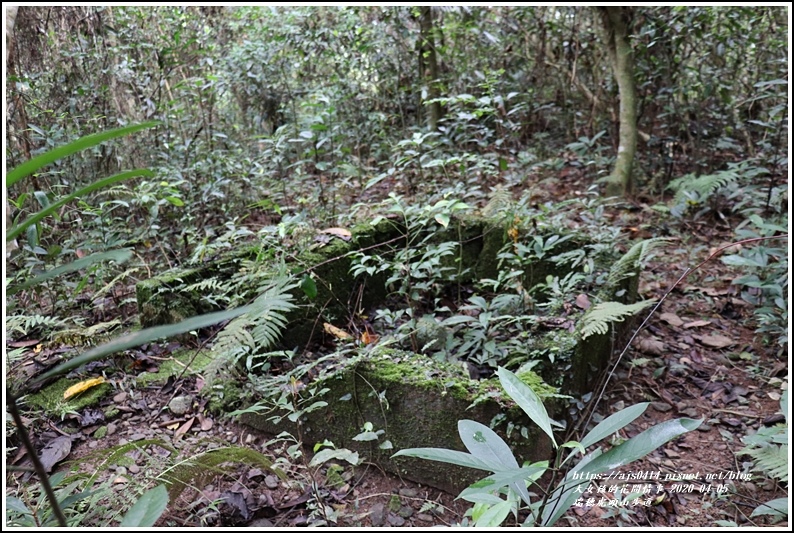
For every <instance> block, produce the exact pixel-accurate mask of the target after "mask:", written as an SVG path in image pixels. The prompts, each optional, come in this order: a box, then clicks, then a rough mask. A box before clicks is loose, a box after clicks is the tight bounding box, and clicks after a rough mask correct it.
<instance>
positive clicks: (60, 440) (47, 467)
mask: <svg viewBox="0 0 794 533" xmlns="http://www.w3.org/2000/svg"><path fill="white" fill-rule="evenodd" d="M71 451H72V439H71V438H69V437H57V438H55V439H53V440H51V441H50V442H49V444H47V446H45V447H44V449H43V450H41V455H39V459H40V460H41V465H42V466H43V467H44V471H45V472H51V471H52V467H53V466H55V464H56V463H58V462H59V461H62V460H63V459H65V458H66V457H67V456H68V455H69V453H70V452H71Z"/></svg>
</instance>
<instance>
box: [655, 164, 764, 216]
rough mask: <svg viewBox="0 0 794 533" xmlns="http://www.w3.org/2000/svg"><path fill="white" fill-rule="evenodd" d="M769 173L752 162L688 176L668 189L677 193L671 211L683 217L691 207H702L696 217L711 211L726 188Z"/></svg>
mask: <svg viewBox="0 0 794 533" xmlns="http://www.w3.org/2000/svg"><path fill="white" fill-rule="evenodd" d="M768 173H769V171H768V170H767V169H765V168H763V167H759V166H757V165H756V164H755V163H754V162H752V161H742V162H740V163H728V168H727V169H726V170H721V171H719V172H715V173H713V174H706V175H704V176H696V175H694V174H687V175H685V176H681V177H680V178H676V179H674V180H672V181H671V182H670V184H669V185H668V186H667V188H668V189H669V190H671V191H673V192H674V193H675V199H674V206H673V208H672V209H671V211H670V212H671V213H672V214H673V216H678V217H680V216H683V215H684V214H685V213H686V212H687V211H688V210H689V208H690V207H701V210H700V211H699V212H698V214H697V215H695V216H696V217H697V216H699V215H700V214H702V213H704V212H706V211H708V210H709V209H711V207H709V205H707V204H711V205H714V204H715V203H716V200H717V197H718V195H719V194H720V193H721V191H722V190H724V189H725V188H727V187H729V186H731V185H733V184H739V183H740V182H746V181H749V180H750V179H752V178H754V177H756V176H760V175H764V174H768Z"/></svg>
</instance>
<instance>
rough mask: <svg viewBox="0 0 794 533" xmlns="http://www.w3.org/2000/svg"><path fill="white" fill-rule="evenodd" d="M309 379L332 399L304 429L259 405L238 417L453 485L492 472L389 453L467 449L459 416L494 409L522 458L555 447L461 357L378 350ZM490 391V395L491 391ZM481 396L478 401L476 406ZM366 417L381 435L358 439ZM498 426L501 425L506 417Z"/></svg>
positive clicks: (486, 417) (480, 417) (481, 416)
mask: <svg viewBox="0 0 794 533" xmlns="http://www.w3.org/2000/svg"><path fill="white" fill-rule="evenodd" d="M531 378H532V376H531V374H529V379H530V382H531V383H532V382H534V383H533V385H535V386H536V387H538V390H539V392H541V393H543V391H544V389H543V387H544V385H542V384H541V383H540V379H539V378H537V376H535V379H534V380H532V379H531ZM311 386H312V387H315V388H325V387H327V388H328V389H329V390H328V392H326V393H325V394H323V395H322V396H320V397H317V400H322V401H326V402H328V406H327V407H325V408H323V409H320V410H317V411H313V412H311V413H309V414H307V415H306V416H305V417H304V418H303V421H302V428H301V430H300V432H298V428H297V427H296V425H295V424H293V423H290V422H289V421H288V420H287V419H286V418H284V419H283V420H281V421H280V422H279V423H278V424H276V423H274V422H273V421H271V420H268V416H266V415H262V414H259V413H247V414H244V415H242V417H241V422H242V423H244V424H248V425H250V426H252V427H255V428H257V429H259V430H261V431H264V432H266V433H271V434H278V433H280V432H282V431H288V432H290V433H291V434H293V435H297V434H300V435H302V437H303V439H304V444H305V445H307V446H312V445H313V444H314V443H320V442H323V441H324V440H326V439H327V440H330V441H332V442H333V443H334V444H335V445H336V446H337V447H338V448H348V449H351V450H354V451H358V452H360V453H361V454H362V455H363V456H364V457H365V458H366V459H367V460H369V461H373V462H376V463H377V464H379V465H380V466H381V467H382V468H384V469H385V470H387V471H390V472H393V473H396V474H399V475H400V476H403V477H406V478H408V479H412V480H414V481H417V482H420V483H424V484H427V485H430V486H433V487H437V488H440V489H442V490H446V491H449V492H453V493H454V492H456V491H460V490H461V489H463V488H465V487H466V486H467V485H469V484H471V483H472V482H474V481H476V480H477V479H480V478H482V477H485V476H486V475H488V474H487V473H486V472H476V471H473V470H471V469H466V468H459V467H455V466H454V465H450V464H446V463H437V462H433V461H425V460H421V459H415V458H408V457H398V458H395V459H392V458H391V455H392V454H393V453H394V452H395V451H397V450H400V449H404V448H414V447H434V448H449V449H455V450H460V451H466V450H465V448H464V447H463V445H462V443H461V440H460V437H459V435H458V427H457V424H458V420H459V419H462V418H467V419H472V420H476V421H478V422H481V423H483V424H485V425H489V424H490V423H491V421H492V420H493V419H494V417H496V416H497V415H505V416H506V417H508V419H509V420H510V421H511V422H512V423H513V424H515V425H516V426H517V428H516V429H514V431H512V433H511V436H510V438H507V437H506V436H505V435H504V432H502V436H503V438H505V439H506V441H507V442H508V443H509V444H511V446H513V447H514V450H515V455H516V457H517V458H518V460H519V463H520V462H521V461H523V460H531V461H537V460H543V459H546V458H548V457H549V455H550V453H551V443H550V441H549V439H548V437H546V436H545V435H544V434H543V433H542V432H541V431H540V430H539V429H538V428H537V426H535V425H534V424H532V423H531V422H530V420H529V418H528V417H527V416H526V415H525V414H524V413H523V412H522V411H521V410H520V409H518V408H516V407H515V406H514V405H513V406H510V403H508V402H509V400H507V401H505V400H504V399H502V396H503V391H502V389H501V386H500V385H499V383H498V380H496V379H491V380H487V381H479V382H478V381H474V380H471V379H469V376H468V374H467V373H466V372H465V370H464V369H463V367H462V366H460V365H454V364H449V363H441V362H438V361H434V360H432V359H430V358H428V357H425V356H422V355H416V354H412V353H410V352H403V351H399V350H381V351H379V353H376V354H374V355H370V356H366V357H362V358H360V359H358V360H357V361H355V362H354V363H352V364H349V365H348V366H346V367H345V368H343V369H341V370H338V371H336V372H334V373H333V374H332V375H331V376H330V377H327V378H324V379H322V380H319V381H315V382H313V383H312V385H311ZM545 388H546V389H547V386H546V387H545ZM489 395H492V396H493V397H487V396H489ZM477 398H481V401H479V402H477V403H476V405H474V406H473V407H471V405H472V403H473V402H474V401H475V400H476V399H477ZM558 406H559V404H558V403H555V402H553V401H550V402H548V404H547V409H550V411H551V412H552V413H553V412H554V410H555V409H556V408H557V407H558ZM278 414H281V415H283V414H284V413H278ZM365 422H370V423H371V424H372V425H373V429H375V430H379V429H382V430H384V433H383V435H382V436H381V437H380V438H379V439H378V440H377V441H370V442H357V441H354V440H353V437H355V436H356V435H358V434H359V433H360V432H361V431H362V427H363V425H364V423H365ZM521 426H524V427H525V428H527V429H526V435H527V438H523V437H522V436H521V430H520V429H518V428H520V427H521ZM500 427H502V428H504V427H505V424H502V425H501V426H500ZM387 439H388V440H389V441H391V443H392V444H393V446H394V448H393V449H391V450H381V449H379V448H378V445H379V444H380V443H382V442H384V441H385V440H387Z"/></svg>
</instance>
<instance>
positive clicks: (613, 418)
mask: <svg viewBox="0 0 794 533" xmlns="http://www.w3.org/2000/svg"><path fill="white" fill-rule="evenodd" d="M649 405H650V402H644V403H638V404H635V405H632V406H630V407H626V408H625V409H622V410H620V411H618V412H617V413H615V414H612V415H610V416H608V417H606V418H605V419H604V420H602V421H601V423H599V424H598V425H597V426H596V427H594V428H593V429H592V430H591V431H590V433H588V434H587V435H585V436H584V438H583V439H582V441H581V445H582V446H583V447H585V448H587V447H589V446H592V445H593V444H595V443H596V442H598V441H600V440H601V439H603V438H606V437H608V436H610V435H612V434H613V433H615V432H616V431H620V430H621V429H623V428H624V427H626V426H628V425H629V424H631V423H632V422H634V421H635V420H636V419H637V418H638V417H639V416H640V415H642V413H644V412H645V410H646V409H647V408H648V406H649Z"/></svg>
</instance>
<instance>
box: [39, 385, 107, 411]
mask: <svg viewBox="0 0 794 533" xmlns="http://www.w3.org/2000/svg"><path fill="white" fill-rule="evenodd" d="M80 381H82V380H80V379H67V378H61V379H60V380H58V381H56V382H55V383H53V384H52V385H49V386H47V387H44V388H43V389H41V390H40V391H39V392H37V393H35V394H31V395H29V396H28V397H27V404H28V405H29V406H30V407H34V408H38V409H41V410H43V411H45V412H47V413H48V414H50V415H53V416H57V417H63V416H64V415H66V414H67V413H70V412H77V411H80V410H81V409H84V408H86V407H90V406H92V405H96V404H97V403H98V402H99V400H100V399H101V398H102V397H103V396H105V395H106V394H108V393H109V392H110V391H111V390H112V389H113V387H112V386H111V385H110V384H109V383H101V384H99V385H96V386H94V387H91V388H90V389H88V390H86V391H85V392H81V393H80V394H78V395H76V396H72V397H71V398H69V399H68V400H64V399H63V393H64V392H66V389H68V388H69V387H71V386H72V385H76V384H77V383H80Z"/></svg>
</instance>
